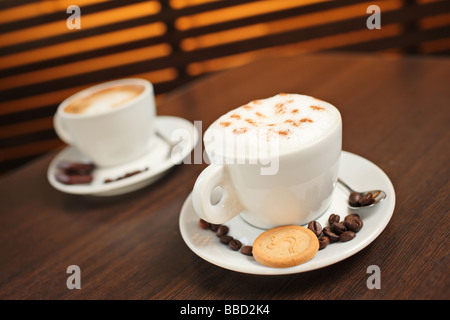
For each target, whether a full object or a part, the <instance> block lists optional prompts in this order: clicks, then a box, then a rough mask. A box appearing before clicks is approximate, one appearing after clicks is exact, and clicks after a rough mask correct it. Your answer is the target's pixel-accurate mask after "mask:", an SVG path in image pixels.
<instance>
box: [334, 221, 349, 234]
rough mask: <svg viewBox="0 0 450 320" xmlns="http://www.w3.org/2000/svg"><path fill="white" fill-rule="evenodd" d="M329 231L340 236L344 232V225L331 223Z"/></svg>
mask: <svg viewBox="0 0 450 320" xmlns="http://www.w3.org/2000/svg"><path fill="white" fill-rule="evenodd" d="M330 228H331V230H333V232H334V233H336V234H341V233H342V232H344V231H346V230H347V229H346V228H345V225H344V223H342V222H333V223H332V224H331V226H330Z"/></svg>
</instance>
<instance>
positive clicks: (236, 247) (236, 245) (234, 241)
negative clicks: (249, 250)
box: [228, 239, 242, 251]
mask: <svg viewBox="0 0 450 320" xmlns="http://www.w3.org/2000/svg"><path fill="white" fill-rule="evenodd" d="M228 245H229V246H230V248H231V249H233V250H234V251H238V250H239V249H240V248H241V247H242V243H241V242H240V241H239V240H237V239H231V240H230V242H228Z"/></svg>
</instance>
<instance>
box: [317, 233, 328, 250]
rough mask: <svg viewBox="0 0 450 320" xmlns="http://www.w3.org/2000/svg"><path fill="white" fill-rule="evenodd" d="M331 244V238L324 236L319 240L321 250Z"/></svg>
mask: <svg viewBox="0 0 450 320" xmlns="http://www.w3.org/2000/svg"><path fill="white" fill-rule="evenodd" d="M329 244H330V238H328V237H327V236H322V237H320V238H319V250H322V249H325V248H326V247H327V245H329Z"/></svg>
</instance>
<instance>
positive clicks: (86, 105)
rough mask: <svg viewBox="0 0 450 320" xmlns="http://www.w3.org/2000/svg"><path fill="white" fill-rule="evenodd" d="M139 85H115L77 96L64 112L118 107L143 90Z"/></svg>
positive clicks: (94, 111)
mask: <svg viewBox="0 0 450 320" xmlns="http://www.w3.org/2000/svg"><path fill="white" fill-rule="evenodd" d="M144 89H145V88H144V86H141V85H117V86H112V87H107V88H103V89H100V90H98V91H94V92H92V93H89V94H88V95H85V96H81V97H78V98H76V99H74V100H73V101H71V102H70V103H69V104H68V105H67V106H66V107H65V108H64V112H67V113H72V114H98V113H103V112H106V111H108V110H111V109H114V108H117V107H120V106H122V105H124V104H126V103H128V102H129V101H131V100H133V99H135V98H136V97H137V96H138V95H140V94H141V93H142V92H143V91H144Z"/></svg>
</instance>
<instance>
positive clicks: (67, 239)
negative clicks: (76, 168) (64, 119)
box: [0, 54, 450, 300]
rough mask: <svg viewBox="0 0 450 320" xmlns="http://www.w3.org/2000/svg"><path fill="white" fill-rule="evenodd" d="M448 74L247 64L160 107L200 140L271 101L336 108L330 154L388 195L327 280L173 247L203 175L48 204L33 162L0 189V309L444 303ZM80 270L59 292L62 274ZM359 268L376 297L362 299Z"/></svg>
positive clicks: (43, 165) (62, 197) (318, 59)
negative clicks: (280, 98)
mask: <svg viewBox="0 0 450 320" xmlns="http://www.w3.org/2000/svg"><path fill="white" fill-rule="evenodd" d="M449 74H450V60H449V59H446V58H417V57H405V58H389V57H382V56H376V55H359V54H321V55H304V56H292V57H284V58H273V59H267V60H264V61H259V62H255V63H252V64H250V65H247V66H245V67H242V68H238V69H233V70H231V71H227V72H223V73H219V74H216V75H214V76H210V77H207V78H203V79H201V80H197V81H196V82H194V83H192V84H189V85H188V86H185V87H183V88H181V89H179V90H176V91H174V92H172V93H170V94H167V95H165V96H164V97H163V98H162V100H161V101H160V103H159V107H158V108H159V109H158V110H159V113H160V114H165V115H176V116H180V117H184V118H186V119H189V120H190V121H195V120H202V121H203V130H204V129H206V128H207V127H208V125H209V124H210V123H212V121H213V120H215V119H216V118H217V117H218V116H220V115H221V114H223V113H225V112H226V111H228V110H229V109H231V108H234V107H237V106H239V105H241V104H244V103H246V102H248V101H251V100H254V99H257V98H263V97H268V96H271V95H273V94H275V93H278V92H295V93H305V94H310V95H313V96H316V97H319V98H321V99H323V100H327V101H330V102H332V103H333V104H335V105H336V106H338V108H339V109H340V111H341V113H342V117H343V119H344V131H343V148H344V150H347V151H350V152H353V153H356V154H359V155H361V156H363V157H366V158H368V159H369V160H371V161H372V162H374V163H375V164H377V165H378V166H380V167H381V169H382V170H383V171H385V172H386V173H387V175H388V176H389V177H390V179H391V181H392V182H393V184H394V187H395V190H396V197H397V204H396V209H395V212H394V215H393V217H392V219H391V221H390V223H389V224H388V226H387V228H386V229H385V230H384V231H383V233H382V234H381V235H380V236H379V237H378V238H377V239H376V240H375V241H374V242H373V243H372V244H370V245H369V246H368V247H367V248H365V249H364V250H362V251H361V252H359V253H357V254H355V255H354V256H352V257H350V258H348V259H346V260H344V261H342V262H339V263H337V264H334V265H331V266H329V267H326V268H323V269H319V270H315V271H311V272H307V273H302V274H294V275H286V276H256V275H247V274H241V273H237V272H233V271H228V270H225V269H222V268H219V267H216V266H214V265H212V264H209V263H208V262H206V261H204V260H202V259H201V258H199V257H198V256H196V255H195V254H194V253H193V252H191V251H190V250H189V248H188V247H187V246H186V245H185V243H184V242H183V240H182V238H181V235H180V232H179V226H178V217H179V214H180V209H181V206H182V204H183V202H184V200H185V198H186V197H187V195H188V194H189V193H190V191H191V190H192V187H193V184H194V182H195V179H196V177H197V176H198V174H199V173H200V172H201V170H202V169H203V168H204V167H205V166H206V164H195V165H194V164H191V165H188V164H182V165H180V166H178V167H176V168H174V169H173V170H172V171H171V172H170V173H169V174H168V175H167V176H165V177H164V178H163V179H161V180H160V181H158V182H157V183H155V184H153V185H151V186H149V187H146V188H144V189H142V190H139V191H136V192H133V193H130V194H127V195H122V196H117V197H112V198H95V197H84V196H74V195H68V194H64V193H61V192H59V191H56V190H54V189H53V188H52V187H51V186H50V185H49V184H48V182H47V179H46V170H47V167H48V165H49V163H50V161H51V159H52V158H53V157H54V156H55V154H56V153H55V152H56V151H55V152H52V153H50V154H47V155H45V156H43V157H41V158H39V159H38V160H36V161H33V162H32V163H30V164H28V165H26V166H25V167H22V168H20V169H19V170H16V171H14V172H11V173H9V174H7V175H5V176H3V177H2V179H1V180H0V199H1V202H0V203H1V205H0V208H1V209H0V256H1V259H0V298H2V299H220V300H224V299H356V300H359V299H449V298H450V294H449V291H448V288H449V280H448V274H449V267H448V266H449V259H448V257H449V256H448V236H449V235H448V230H449V227H450V224H449V216H448V212H449V205H448V203H449V197H448V194H449V191H450V190H449V186H450V185H449V179H448V178H449V167H448V161H449V156H450V153H449V148H448V141H449V138H450V132H449V130H448V128H449V124H450V112H449V109H448V106H449V101H450V90H449V86H448V75H449ZM71 264H76V265H78V266H80V268H81V270H82V280H81V281H82V283H81V285H82V288H81V290H68V289H67V287H66V279H67V276H68V275H67V274H66V268H67V266H69V265H71ZM369 265H378V266H379V267H380V269H381V289H379V290H377V289H372V290H369V289H368V288H367V286H366V280H367V278H368V274H367V273H366V269H367V267H368V266H369Z"/></svg>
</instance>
